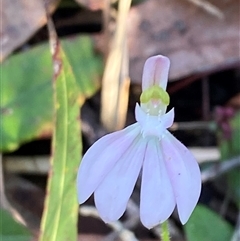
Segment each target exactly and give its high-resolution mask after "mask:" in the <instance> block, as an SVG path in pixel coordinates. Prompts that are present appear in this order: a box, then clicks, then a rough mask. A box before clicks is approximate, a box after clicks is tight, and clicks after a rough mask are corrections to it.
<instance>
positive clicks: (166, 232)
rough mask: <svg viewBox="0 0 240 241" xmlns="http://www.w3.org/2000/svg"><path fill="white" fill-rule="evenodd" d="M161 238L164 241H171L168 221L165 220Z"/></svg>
mask: <svg viewBox="0 0 240 241" xmlns="http://www.w3.org/2000/svg"><path fill="white" fill-rule="evenodd" d="M161 240H162V241H170V235H169V230H168V223H167V221H165V222H163V223H162V225H161Z"/></svg>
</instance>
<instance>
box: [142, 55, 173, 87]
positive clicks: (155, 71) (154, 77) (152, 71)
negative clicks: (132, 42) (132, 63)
mask: <svg viewBox="0 0 240 241" xmlns="http://www.w3.org/2000/svg"><path fill="white" fill-rule="evenodd" d="M169 67H170V60H169V59H168V58H167V57H165V56H162V55H157V56H154V57H150V58H148V59H147V61H146V62H145V65H144V69H143V77H142V90H143V91H144V90H146V89H147V88H149V87H150V86H153V85H158V86H160V87H162V88H163V89H164V90H166V86H167V81H168V72H169Z"/></svg>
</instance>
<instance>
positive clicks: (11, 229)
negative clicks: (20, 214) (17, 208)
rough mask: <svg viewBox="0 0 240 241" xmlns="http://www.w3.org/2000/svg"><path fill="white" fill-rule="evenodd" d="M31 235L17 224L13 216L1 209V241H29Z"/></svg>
mask: <svg viewBox="0 0 240 241" xmlns="http://www.w3.org/2000/svg"><path fill="white" fill-rule="evenodd" d="M30 239H31V233H30V232H29V231H28V229H27V228H26V227H24V226H23V225H21V224H20V223H17V222H16V221H15V220H14V219H13V217H12V215H11V214H10V213H9V212H8V211H6V210H4V209H0V240H1V241H29V240H30Z"/></svg>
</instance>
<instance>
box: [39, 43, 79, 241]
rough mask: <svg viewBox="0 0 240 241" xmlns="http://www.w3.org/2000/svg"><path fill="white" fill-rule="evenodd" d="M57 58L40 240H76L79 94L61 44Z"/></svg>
mask: <svg viewBox="0 0 240 241" xmlns="http://www.w3.org/2000/svg"><path fill="white" fill-rule="evenodd" d="M57 55H58V60H60V61H61V67H60V68H61V69H60V70H59V74H58V76H57V78H56V79H55V82H54V87H55V88H54V89H55V98H54V100H55V101H54V108H55V115H56V116H55V128H54V133H53V144H52V151H53V156H52V158H51V166H52V169H51V172H50V175H49V180H48V192H47V193H48V196H47V197H46V203H45V210H44V215H43V219H42V224H41V230H42V231H41V237H40V240H42V241H48V240H49V241H67V240H69V241H72V240H77V219H78V202H77V195H76V174H77V169H78V166H79V162H80V155H81V148H82V146H81V138H80V121H79V104H78V103H77V99H78V93H77V91H76V81H75V77H74V74H73V72H72V69H71V65H70V63H69V62H68V60H67V58H66V56H65V54H64V52H63V50H62V49H61V47H60V45H59V49H58V53H57Z"/></svg>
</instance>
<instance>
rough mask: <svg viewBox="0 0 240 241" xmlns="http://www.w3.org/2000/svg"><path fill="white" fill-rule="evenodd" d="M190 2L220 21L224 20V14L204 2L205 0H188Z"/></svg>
mask: <svg viewBox="0 0 240 241" xmlns="http://www.w3.org/2000/svg"><path fill="white" fill-rule="evenodd" d="M188 1H189V2H191V3H193V4H195V5H197V6H198V7H200V8H202V9H204V10H205V11H206V12H208V13H210V14H211V15H213V16H215V17H217V18H219V19H224V14H223V12H222V11H221V10H220V9H219V8H218V7H216V6H215V5H213V4H211V3H210V2H208V1H204V0H188Z"/></svg>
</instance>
